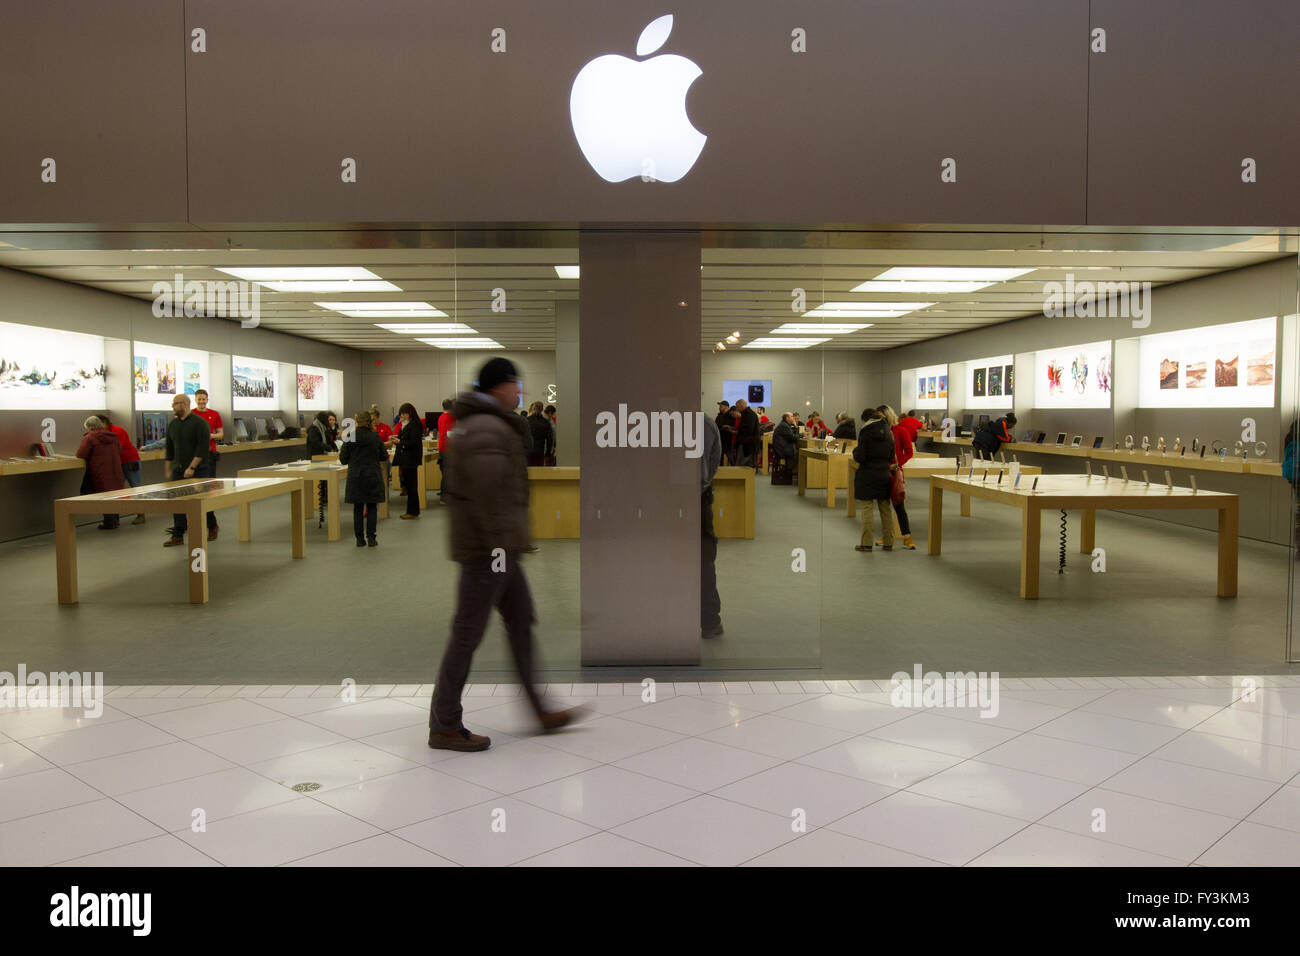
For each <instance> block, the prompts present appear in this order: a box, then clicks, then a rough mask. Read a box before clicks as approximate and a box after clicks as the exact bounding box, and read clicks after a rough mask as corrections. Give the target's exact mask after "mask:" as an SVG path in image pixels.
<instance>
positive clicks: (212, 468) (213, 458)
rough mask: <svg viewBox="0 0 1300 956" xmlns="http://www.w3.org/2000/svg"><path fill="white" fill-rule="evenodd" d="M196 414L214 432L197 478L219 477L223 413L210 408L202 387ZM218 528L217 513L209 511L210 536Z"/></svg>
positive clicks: (197, 396) (206, 394)
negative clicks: (218, 452)
mask: <svg viewBox="0 0 1300 956" xmlns="http://www.w3.org/2000/svg"><path fill="white" fill-rule="evenodd" d="M194 414H195V415H198V416H199V418H202V419H203V420H204V421H205V422H207V423H208V430H209V431H211V432H212V441H211V442H209V446H210V447H209V448H208V452H209V455H208V460H207V461H206V462H204V463H203V464H201V465H199V472H200V474H196V475H195V476H194V477H196V478H215V477H217V459H218V458H219V457H220V456H219V455H218V454H217V439H219V438H221V437H223V435H224V434H225V433H224V431H223V429H222V423H221V414H220V413H219V412H218V411H217V410H216V409H215V408H208V390H207V389H206V388H201V389H199V390H198V391H197V392H195V393H194ZM216 530H217V514H216V512H215V511H209V512H208V537H209V538H215V537H216Z"/></svg>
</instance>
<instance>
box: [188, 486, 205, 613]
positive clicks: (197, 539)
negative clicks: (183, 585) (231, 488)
mask: <svg viewBox="0 0 1300 956" xmlns="http://www.w3.org/2000/svg"><path fill="white" fill-rule="evenodd" d="M185 518H186V522H187V523H188V524H189V540H188V542H187V543H186V546H185V560H186V562H187V565H186V572H187V574H188V575H189V581H190V603H191V604H207V603H208V524H207V520H206V516H205V513H204V511H203V505H202V503H200V502H195V503H194V504H192V505H189V506H188V507H186V509H185ZM196 551H197V552H198V553H197V554H196V553H195V552H196Z"/></svg>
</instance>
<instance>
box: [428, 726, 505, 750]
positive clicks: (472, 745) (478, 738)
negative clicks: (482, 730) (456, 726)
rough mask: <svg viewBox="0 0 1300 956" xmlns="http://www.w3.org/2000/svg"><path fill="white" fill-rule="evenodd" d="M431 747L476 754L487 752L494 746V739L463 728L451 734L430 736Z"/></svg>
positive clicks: (433, 734)
mask: <svg viewBox="0 0 1300 956" xmlns="http://www.w3.org/2000/svg"><path fill="white" fill-rule="evenodd" d="M429 746H430V747H432V748H433V749H434V750H462V751H466V752H471V753H472V752H475V751H479V750H487V749H488V748H489V747H491V746H492V738H491V737H484V736H482V735H481V734H471V733H470V732H469V731H468V730H466V729H465V728H464V727H462V728H461V729H460V730H457V731H455V732H454V733H450V734H435V733H432V732H431V733H430V734H429Z"/></svg>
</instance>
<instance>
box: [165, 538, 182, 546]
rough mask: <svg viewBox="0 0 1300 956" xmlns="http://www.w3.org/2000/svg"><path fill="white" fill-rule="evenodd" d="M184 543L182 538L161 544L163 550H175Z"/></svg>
mask: <svg viewBox="0 0 1300 956" xmlns="http://www.w3.org/2000/svg"><path fill="white" fill-rule="evenodd" d="M184 543H185V539H184V538H168V539H167V540H166V541H164V542H163V547H164V548H177V547H180V546H181V545H182V544H184Z"/></svg>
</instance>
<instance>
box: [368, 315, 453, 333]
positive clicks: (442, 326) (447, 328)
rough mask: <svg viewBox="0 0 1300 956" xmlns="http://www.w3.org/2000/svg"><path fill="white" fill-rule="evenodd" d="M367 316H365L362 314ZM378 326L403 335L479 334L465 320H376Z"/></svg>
mask: <svg viewBox="0 0 1300 956" xmlns="http://www.w3.org/2000/svg"><path fill="white" fill-rule="evenodd" d="M361 318H365V316H361ZM374 325H375V327H376V328H380V329H387V330H388V331H389V332H397V333H399V334H401V335H422V334H424V335H429V334H434V335H443V334H446V333H448V332H464V333H468V334H471V335H477V334H478V330H477V329H471V328H470V327H469V326H468V325H466V324H465V323H464V322H411V323H401V322H397V323H386V322H375V323H374Z"/></svg>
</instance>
